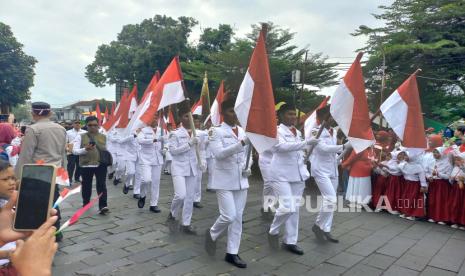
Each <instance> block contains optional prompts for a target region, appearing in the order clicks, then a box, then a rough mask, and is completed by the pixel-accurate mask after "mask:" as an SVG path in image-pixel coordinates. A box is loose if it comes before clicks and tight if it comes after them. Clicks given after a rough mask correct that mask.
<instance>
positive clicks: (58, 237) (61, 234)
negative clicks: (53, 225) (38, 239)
mask: <svg viewBox="0 0 465 276" xmlns="http://www.w3.org/2000/svg"><path fill="white" fill-rule="evenodd" d="M55 241H56V242H62V241H63V233H61V232H60V233H58V234H57V235H55Z"/></svg>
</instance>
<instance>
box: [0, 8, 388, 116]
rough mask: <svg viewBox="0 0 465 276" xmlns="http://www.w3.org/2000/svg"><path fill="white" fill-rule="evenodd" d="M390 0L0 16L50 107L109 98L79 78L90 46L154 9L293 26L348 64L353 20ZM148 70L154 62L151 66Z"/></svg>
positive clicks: (236, 23) (240, 31)
mask: <svg viewBox="0 0 465 276" xmlns="http://www.w3.org/2000/svg"><path fill="white" fill-rule="evenodd" d="M392 2H393V0H356V1H350V0H300V1H294V0H287V1H282V0H279V1H278V0H256V1H254V0H230V1H226V0H216V1H215V0H182V1H176V0H121V1H114V0H98V1H95V0H61V1H57V0H32V1H31V0H14V1H12V0H0V21H1V22H3V23H6V24H7V25H10V26H11V28H12V31H13V33H14V35H15V36H16V38H17V39H18V40H19V41H20V42H21V43H22V44H24V50H25V52H26V53H27V54H29V55H32V56H34V57H35V58H36V59H37V60H38V63H37V66H36V76H35V79H34V84H35V85H34V87H33V88H32V89H31V91H32V100H33V101H39V100H43V101H47V102H49V103H51V104H52V105H53V106H55V107H59V106H64V105H68V104H71V103H74V102H75V101H78V100H88V99H94V98H106V99H108V100H113V99H114V88H113V87H110V86H107V87H104V88H97V87H95V86H93V85H92V84H91V83H90V82H88V81H87V79H86V78H85V76H84V71H85V67H86V65H88V64H89V63H91V62H92V61H93V57H94V54H95V51H96V50H97V47H98V46H99V45H101V44H104V43H105V44H106V43H109V42H110V41H112V40H115V39H116V35H117V33H119V32H120V31H121V28H122V26H123V25H125V24H135V23H139V22H141V21H142V20H143V19H145V18H149V17H153V16H154V15H155V14H166V15H168V16H172V17H175V18H177V17H178V16H191V17H194V18H196V19H197V20H198V21H199V23H200V24H199V25H198V26H196V27H195V29H194V32H193V34H192V38H191V40H193V41H195V40H198V36H199V34H200V28H205V27H217V26H218V24H219V23H227V24H231V25H232V26H233V27H234V29H235V32H236V35H238V36H243V35H244V34H245V33H248V32H249V31H250V25H251V24H254V23H258V22H263V21H272V22H274V23H275V24H277V25H280V26H281V27H284V28H290V29H291V30H292V31H294V32H296V33H297V34H296V37H295V43H296V44H297V45H299V46H301V47H305V46H306V45H309V49H310V51H311V52H323V53H324V54H326V55H328V56H329V57H331V58H332V59H331V61H343V62H350V61H352V59H353V58H346V57H355V54H354V51H355V50H356V49H357V48H359V47H361V46H362V45H363V42H364V39H363V38H355V37H352V36H350V33H351V32H353V31H354V30H355V29H356V28H357V26H359V25H362V24H364V25H368V26H373V25H379V22H376V21H375V20H374V18H373V17H372V16H371V14H372V13H377V12H379V10H378V8H377V7H378V6H379V5H387V4H390V3H392ZM154 69H155V68H154ZM332 90H333V89H332V88H331V89H326V90H325V91H324V92H325V93H330V92H331V91H332Z"/></svg>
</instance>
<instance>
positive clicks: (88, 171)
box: [73, 116, 109, 215]
mask: <svg viewBox="0 0 465 276" xmlns="http://www.w3.org/2000/svg"><path fill="white" fill-rule="evenodd" d="M86 126H87V131H88V132H87V133H83V134H80V135H77V136H76V139H75V140H74V142H73V144H74V145H73V154H76V155H79V166H80V167H81V174H82V205H86V204H87V203H89V201H90V197H91V195H92V180H93V178H94V176H95V178H96V182H97V184H96V185H97V194H102V196H101V197H100V199H99V210H100V214H102V215H104V214H106V213H108V212H109V210H108V206H107V186H106V185H107V184H106V176H107V166H106V165H103V164H101V163H100V152H101V151H104V150H106V141H107V140H106V137H105V135H103V134H101V133H99V124H98V119H97V117H95V116H89V117H87V118H86Z"/></svg>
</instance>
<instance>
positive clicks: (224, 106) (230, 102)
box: [221, 99, 236, 111]
mask: <svg viewBox="0 0 465 276" xmlns="http://www.w3.org/2000/svg"><path fill="white" fill-rule="evenodd" d="M235 104H236V101H235V100H234V99H227V100H224V101H223V102H222V103H221V111H225V110H226V109H229V108H234V105H235Z"/></svg>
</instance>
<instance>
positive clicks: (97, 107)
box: [95, 102, 102, 125]
mask: <svg viewBox="0 0 465 276" xmlns="http://www.w3.org/2000/svg"><path fill="white" fill-rule="evenodd" d="M95 116H96V117H97V119H98V124H99V125H101V124H102V111H100V103H99V102H97V103H96V104H95Z"/></svg>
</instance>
